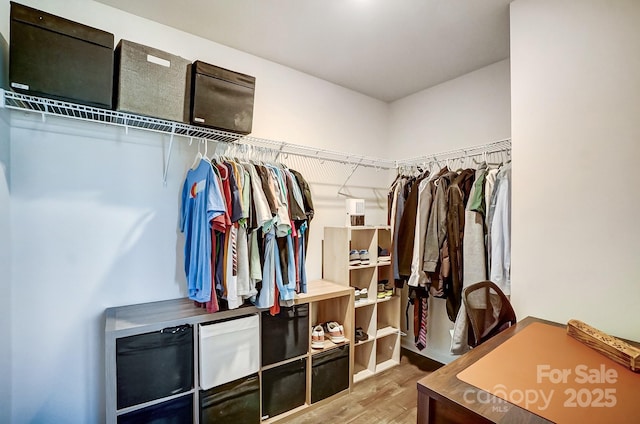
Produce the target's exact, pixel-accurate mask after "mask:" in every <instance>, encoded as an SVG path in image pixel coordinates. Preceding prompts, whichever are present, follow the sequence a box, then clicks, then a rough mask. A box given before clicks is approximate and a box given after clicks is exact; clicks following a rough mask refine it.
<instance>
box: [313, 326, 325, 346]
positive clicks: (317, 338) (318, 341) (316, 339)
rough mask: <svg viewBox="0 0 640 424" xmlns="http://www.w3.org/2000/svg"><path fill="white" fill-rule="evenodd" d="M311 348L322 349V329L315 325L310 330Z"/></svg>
mask: <svg viewBox="0 0 640 424" xmlns="http://www.w3.org/2000/svg"><path fill="white" fill-rule="evenodd" d="M311 349H324V330H323V329H322V326H321V325H316V326H315V327H313V330H312V331H311Z"/></svg>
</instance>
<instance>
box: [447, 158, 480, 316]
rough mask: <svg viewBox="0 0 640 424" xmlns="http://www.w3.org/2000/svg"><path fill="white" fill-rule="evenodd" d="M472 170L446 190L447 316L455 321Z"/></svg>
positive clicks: (459, 293) (460, 290) (460, 282)
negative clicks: (447, 251)
mask: <svg viewBox="0 0 640 424" xmlns="http://www.w3.org/2000/svg"><path fill="white" fill-rule="evenodd" d="M474 174H475V171H474V170H473V169H465V170H463V171H462V172H460V175H458V176H457V177H456V178H455V179H454V180H453V182H452V183H451V185H450V186H449V190H448V193H447V194H448V200H449V205H448V206H449V208H448V210H447V241H448V242H449V260H450V261H451V286H450V287H448V289H447V315H448V316H449V319H450V320H451V321H455V320H456V316H457V315H458V310H459V309H460V303H461V301H462V281H463V272H462V240H463V238H464V215H465V207H466V203H467V200H468V199H469V193H470V191H471V187H472V186H473V177H474Z"/></svg>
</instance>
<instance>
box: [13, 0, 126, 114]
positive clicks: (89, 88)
mask: <svg viewBox="0 0 640 424" xmlns="http://www.w3.org/2000/svg"><path fill="white" fill-rule="evenodd" d="M9 68H10V69H9V78H10V85H11V88H13V89H14V90H16V91H20V92H23V93H27V94H32V95H36V96H43V97H51V98H54V99H59V100H63V101H68V102H73V103H81V104H85V105H89V106H97V107H102V108H109V109H111V106H112V97H113V34H111V33H109V32H106V31H102V30H99V29H96V28H92V27H89V26H86V25H83V24H80V23H77V22H73V21H70V20H68V19H64V18H61V17H58V16H55V15H51V14H49V13H45V12H42V11H40V10H37V9H32V8H30V7H26V6H23V5H21V4H18V3H14V2H11V29H10V57H9Z"/></svg>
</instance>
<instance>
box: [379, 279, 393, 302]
mask: <svg viewBox="0 0 640 424" xmlns="http://www.w3.org/2000/svg"><path fill="white" fill-rule="evenodd" d="M388 283H389V280H380V281H378V299H386V298H388V297H391V296H393V286H390V285H389V284H388ZM380 293H382V296H380Z"/></svg>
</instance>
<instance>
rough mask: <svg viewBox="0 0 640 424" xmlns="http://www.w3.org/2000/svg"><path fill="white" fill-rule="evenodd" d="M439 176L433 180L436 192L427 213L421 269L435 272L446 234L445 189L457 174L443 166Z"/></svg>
mask: <svg viewBox="0 0 640 424" xmlns="http://www.w3.org/2000/svg"><path fill="white" fill-rule="evenodd" d="M438 174H439V175H440V177H439V178H438V179H437V180H435V185H436V193H435V196H434V198H433V204H432V206H431V213H430V214H429V223H428V224H427V235H426V237H425V241H424V258H423V264H422V269H423V270H424V271H426V272H435V271H436V267H437V265H438V262H439V258H440V248H441V247H442V244H443V243H444V240H445V238H446V236H447V189H448V188H449V184H450V183H451V180H452V179H453V178H455V177H456V176H457V175H458V174H456V173H455V172H452V171H449V169H448V168H447V167H446V166H445V167H444V168H442V169H441V170H440V172H439V173H438Z"/></svg>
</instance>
